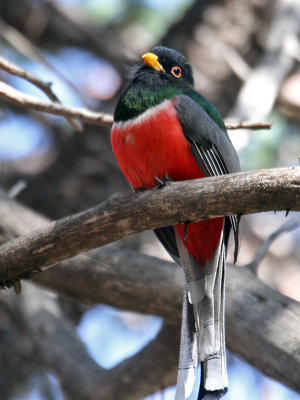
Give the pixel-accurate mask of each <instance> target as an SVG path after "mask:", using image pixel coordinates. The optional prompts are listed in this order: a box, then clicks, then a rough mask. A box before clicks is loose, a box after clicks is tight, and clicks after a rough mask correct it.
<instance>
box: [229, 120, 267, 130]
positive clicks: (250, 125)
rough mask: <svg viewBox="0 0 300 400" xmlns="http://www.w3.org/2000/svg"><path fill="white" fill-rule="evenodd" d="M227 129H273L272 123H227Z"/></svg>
mask: <svg viewBox="0 0 300 400" xmlns="http://www.w3.org/2000/svg"><path fill="white" fill-rule="evenodd" d="M225 125H226V128H227V129H232V130H233V129H252V130H254V131H255V130H259V129H271V128H272V125H273V123H272V122H225Z"/></svg>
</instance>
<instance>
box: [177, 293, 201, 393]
mask: <svg viewBox="0 0 300 400" xmlns="http://www.w3.org/2000/svg"><path fill="white" fill-rule="evenodd" d="M187 293H188V292H187V287H186V286H185V291H184V298H183V312H182V325H181V343H180V353H179V367H178V377H177V388H176V395H175V400H183V399H188V398H189V397H190V395H191V393H192V391H193V388H194V385H195V379H196V372H197V367H198V354H197V337H196V327H195V320H194V313H193V306H192V305H191V304H190V303H189V301H188V294H187Z"/></svg>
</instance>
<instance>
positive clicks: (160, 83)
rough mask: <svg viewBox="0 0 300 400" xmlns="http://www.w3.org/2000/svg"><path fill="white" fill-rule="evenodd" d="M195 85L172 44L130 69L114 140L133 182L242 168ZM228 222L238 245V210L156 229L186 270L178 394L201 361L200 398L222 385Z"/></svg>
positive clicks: (188, 388) (184, 394) (218, 392)
mask: <svg viewBox="0 0 300 400" xmlns="http://www.w3.org/2000/svg"><path fill="white" fill-rule="evenodd" d="M193 87H194V79H193V73H192V69H191V66H190V64H189V63H188V61H187V59H186V58H185V57H184V56H182V55H181V54H180V53H179V52H177V51H175V50H173V49H170V48H166V47H162V46H157V47H155V48H153V49H152V51H151V52H150V53H146V54H144V55H143V57H142V61H141V63H140V64H138V65H137V66H136V68H135V69H134V71H132V80H131V82H130V83H129V85H128V87H127V88H126V89H125V91H124V92H123V94H122V95H121V97H120V99H119V101H118V104H117V106H116V109H115V113H114V124H113V127H112V131H111V143H112V148H113V152H114V154H115V156H116V158H117V161H118V163H119V165H120V167H121V170H122V171H123V173H124V175H125V177H126V178H127V179H128V181H129V182H130V183H131V185H132V186H133V187H134V189H141V188H144V189H147V188H152V187H154V186H156V185H157V182H159V180H161V181H163V182H164V181H165V179H170V180H175V181H180V180H187V179H196V178H203V177H207V176H214V175H222V174H228V173H232V172H238V171H239V170H240V164H239V160H238V156H237V154H236V151H235V150H234V148H233V146H232V144H231V142H230V140H229V137H228V135H227V132H226V128H225V125H224V122H223V120H222V118H221V116H220V114H219V113H218V111H217V110H216V108H215V107H214V106H213V105H212V104H211V103H209V102H208V101H207V100H206V99H205V98H204V97H203V96H201V95H200V94H199V93H197V92H196V91H195V90H194V88H193ZM199 201H201V197H199ZM231 227H232V228H233V230H234V234H235V239H236V240H235V242H236V245H237V237H238V232H237V230H238V229H237V219H236V217H220V218H214V219H207V220H203V221H200V222H196V223H190V224H188V223H185V224H178V225H176V226H169V227H165V228H160V229H156V230H155V233H156V235H157V237H158V238H159V240H160V241H161V242H162V244H163V245H164V246H165V248H166V250H167V251H168V252H169V254H170V255H171V256H172V257H173V259H175V261H177V262H178V263H180V264H181V265H182V267H183V270H184V275H185V293H184V301H183V320H182V328H181V346H180V355H179V370H178V381H177V391H176V400H183V399H188V398H189V396H190V394H191V393H192V391H193V390H195V389H194V386H195V385H196V382H197V380H196V379H195V377H196V371H197V367H198V366H199V365H200V364H201V382H200V387H199V389H197V394H198V397H197V398H198V399H218V398H220V397H222V396H223V395H224V394H225V393H226V391H227V386H228V377H227V368H226V354H225V333H224V279H225V257H226V248H227V243H228V237H229V232H230V229H231Z"/></svg>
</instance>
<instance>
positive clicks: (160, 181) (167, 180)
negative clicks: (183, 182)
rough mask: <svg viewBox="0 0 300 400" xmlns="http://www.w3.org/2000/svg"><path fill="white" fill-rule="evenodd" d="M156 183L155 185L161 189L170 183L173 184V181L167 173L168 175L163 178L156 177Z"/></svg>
mask: <svg viewBox="0 0 300 400" xmlns="http://www.w3.org/2000/svg"><path fill="white" fill-rule="evenodd" d="M154 181H155V183H157V186H158V187H159V188H160V189H161V188H163V187H165V186H166V185H167V184H168V183H170V182H172V181H173V179H171V178H170V177H169V175H168V173H166V175H165V176H163V177H161V178H158V177H157V176H155V177H154Z"/></svg>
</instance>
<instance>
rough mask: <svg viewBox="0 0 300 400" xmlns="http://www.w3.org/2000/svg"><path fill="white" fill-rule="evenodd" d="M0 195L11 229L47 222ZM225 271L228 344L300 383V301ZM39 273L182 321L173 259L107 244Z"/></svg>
mask: <svg viewBox="0 0 300 400" xmlns="http://www.w3.org/2000/svg"><path fill="white" fill-rule="evenodd" d="M0 199H1V202H0V205H1V206H0V230H2V231H3V232H4V233H5V232H8V234H9V236H14V235H19V234H25V233H26V232H29V231H30V230H32V229H34V228H36V227H38V226H41V225H42V224H45V223H47V222H48V221H47V219H46V218H44V217H42V216H40V215H38V214H35V213H33V212H32V211H31V210H29V209H27V208H26V207H24V206H21V205H18V204H17V203H16V202H14V201H12V200H9V199H7V197H5V196H4V195H3V194H1V192H0ZM6 236H7V234H6ZM227 272H228V274H227V283H226V291H227V294H226V299H227V300H226V301H227V304H226V318H227V323H226V332H227V344H228V347H229V348H230V350H232V351H234V352H236V353H238V354H240V355H241V356H243V357H244V358H245V359H246V360H248V361H249V362H250V363H253V364H254V365H256V366H257V367H258V368H259V369H261V370H262V371H263V372H265V373H267V374H268V375H270V376H271V377H273V378H275V379H278V380H280V381H281V382H283V383H285V384H286V385H288V386H290V387H292V388H294V389H296V390H299V391H300V387H299V379H298V376H297V371H298V370H299V366H300V359H299V353H298V352H297V351H296V349H297V348H299V338H300V334H299V332H298V331H299V319H300V306H299V304H298V303H296V302H295V301H293V300H291V299H289V298H287V297H285V296H282V295H281V294H279V293H278V292H276V291H275V290H273V289H271V288H269V287H267V286H266V285H264V284H263V283H262V282H260V281H259V280H258V279H257V278H256V276H255V275H254V274H251V273H250V271H249V270H248V269H246V268H234V267H231V266H228V268H227ZM34 281H35V282H37V283H39V284H41V285H43V286H44V287H46V288H50V289H52V290H54V291H56V292H58V293H60V294H64V295H67V296H69V297H72V298H74V299H76V300H81V301H84V302H87V303H89V304H98V303H106V304H110V305H112V306H115V307H120V308H125V309H129V310H134V311H140V312H143V313H151V314H156V315H160V316H162V317H164V318H165V319H166V320H167V321H169V323H174V324H176V325H178V326H179V325H180V319H181V303H182V291H183V274H182V270H181V268H179V266H178V265H176V264H174V263H170V262H166V261H162V260H158V259H156V258H154V257H149V256H145V255H142V254H138V253H135V252H132V251H124V250H121V249H113V248H109V247H106V248H102V249H100V250H97V251H94V252H91V253H89V254H87V255H79V256H77V257H76V258H73V259H70V260H68V261H65V262H63V263H61V264H60V265H58V266H56V267H55V268H51V269H50V270H48V271H47V272H44V273H42V274H38V275H36V276H35V278H34ZM266 349H267V351H266ZM145 350H146V349H145ZM176 355H177V353H176ZM132 361H133V360H132ZM173 361H174V360H173ZM54 364H55V362H54ZM176 364H177V361H176ZM117 371H118V370H117V369H116V373H117ZM119 371H121V369H120V370H119ZM172 371H173V369H172ZM170 372H171V369H170ZM117 375H118V373H117ZM118 376H122V374H121V375H118ZM127 389H128V388H127Z"/></svg>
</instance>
